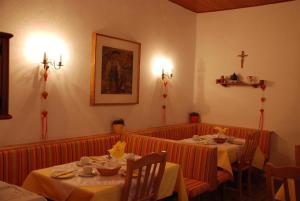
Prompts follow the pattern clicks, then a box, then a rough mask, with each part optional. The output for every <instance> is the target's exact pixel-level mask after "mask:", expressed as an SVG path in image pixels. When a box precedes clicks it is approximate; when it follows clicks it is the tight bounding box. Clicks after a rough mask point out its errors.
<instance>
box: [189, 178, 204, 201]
mask: <svg viewBox="0 0 300 201" xmlns="http://www.w3.org/2000/svg"><path fill="white" fill-rule="evenodd" d="M184 184H185V186H186V189H187V193H188V196H189V197H190V198H192V197H196V196H198V195H200V194H202V193H205V192H208V191H209V189H210V187H209V185H208V184H207V183H205V182H202V181H199V180H195V179H188V178H184Z"/></svg>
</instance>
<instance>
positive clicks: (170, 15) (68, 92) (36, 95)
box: [0, 0, 196, 146]
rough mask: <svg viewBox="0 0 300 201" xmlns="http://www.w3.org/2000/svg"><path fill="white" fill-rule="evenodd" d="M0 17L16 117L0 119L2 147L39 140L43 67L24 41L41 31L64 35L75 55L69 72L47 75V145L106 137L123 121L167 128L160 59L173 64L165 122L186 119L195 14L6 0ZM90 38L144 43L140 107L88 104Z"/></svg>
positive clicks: (144, 3)
mask: <svg viewBox="0 0 300 201" xmlns="http://www.w3.org/2000/svg"><path fill="white" fill-rule="evenodd" d="M0 13H1V18H0V30H1V31H3V32H10V33H13V34H14V37H13V38H12V40H11V51H10V52H11V57H10V62H11V63H10V101H9V103H10V107H9V111H10V114H12V116H13V119H12V120H5V121H4V120H1V121H0V146H4V145H8V144H18V143H26V142H33V141H38V140H39V139H40V133H41V132H40V129H41V125H40V110H41V108H42V106H41V98H40V92H41V87H42V80H41V75H40V74H39V68H38V67H37V63H31V62H29V61H27V60H26V58H25V55H24V51H25V50H24V46H25V41H26V39H27V37H28V36H30V35H31V34H32V33H35V32H48V33H54V34H56V35H58V36H59V37H61V38H62V39H63V40H64V41H65V42H66V44H67V46H68V49H69V52H70V59H69V61H68V62H67V63H66V66H65V67H63V69H62V70H60V71H51V72H50V76H49V81H48V92H49V97H48V100H47V108H48V111H49V121H48V125H49V139H58V138H66V137H73V136H81V135H91V134H95V133H103V132H108V131H110V124H111V121H112V120H113V119H115V118H119V117H123V118H124V119H125V121H126V124H127V128H128V129H134V128H143V127H150V126H158V125H161V124H162V121H161V101H162V98H161V86H160V82H159V79H158V78H157V77H154V76H153V75H152V69H151V62H152V59H153V58H154V56H156V55H157V54H162V55H165V56H168V57H170V58H171V59H172V60H173V62H174V66H175V68H174V75H175V78H174V79H173V80H172V82H171V84H170V88H169V95H170V96H169V100H168V122H167V123H168V124H171V123H181V122H185V121H187V114H188V112H190V111H191V110H192V104H191V100H192V97H193V80H192V78H193V74H194V69H193V66H194V61H195V58H194V52H195V42H196V40H195V34H196V15H195V14H194V13H192V12H190V11H187V10H185V9H182V8H181V7H179V6H177V5H175V4H173V3H171V2H168V1H167V0H156V1H149V0H130V1H128V0H86V1H81V0H64V1H62V0H44V1H40V0H1V1H0ZM92 32H98V33H102V34H107V35H112V36H116V37H120V38H125V39H129V40H133V41H137V42H140V43H141V44H142V51H141V65H140V67H141V72H140V104H138V105H131V106H125V105H120V106H96V107H92V106H89V90H90V65H91V50H92V47H91V43H92ZM41 59H42V58H41Z"/></svg>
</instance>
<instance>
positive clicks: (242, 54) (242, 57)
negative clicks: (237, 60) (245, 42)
mask: <svg viewBox="0 0 300 201" xmlns="http://www.w3.org/2000/svg"><path fill="white" fill-rule="evenodd" d="M247 56H248V54H245V52H244V50H243V51H242V53H241V54H240V55H238V57H241V68H243V67H244V59H245V57H247Z"/></svg>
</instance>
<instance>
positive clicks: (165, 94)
mask: <svg viewBox="0 0 300 201" xmlns="http://www.w3.org/2000/svg"><path fill="white" fill-rule="evenodd" d="M162 81H163V85H162V97H163V105H162V121H163V123H164V124H165V123H166V122H167V104H166V102H167V97H168V91H167V85H168V82H167V80H165V79H163V80H162Z"/></svg>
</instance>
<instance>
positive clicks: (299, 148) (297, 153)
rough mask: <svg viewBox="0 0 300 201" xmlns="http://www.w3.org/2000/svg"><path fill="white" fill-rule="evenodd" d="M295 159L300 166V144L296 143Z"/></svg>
mask: <svg viewBox="0 0 300 201" xmlns="http://www.w3.org/2000/svg"><path fill="white" fill-rule="evenodd" d="M295 160H296V165H297V166H300V145H295Z"/></svg>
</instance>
